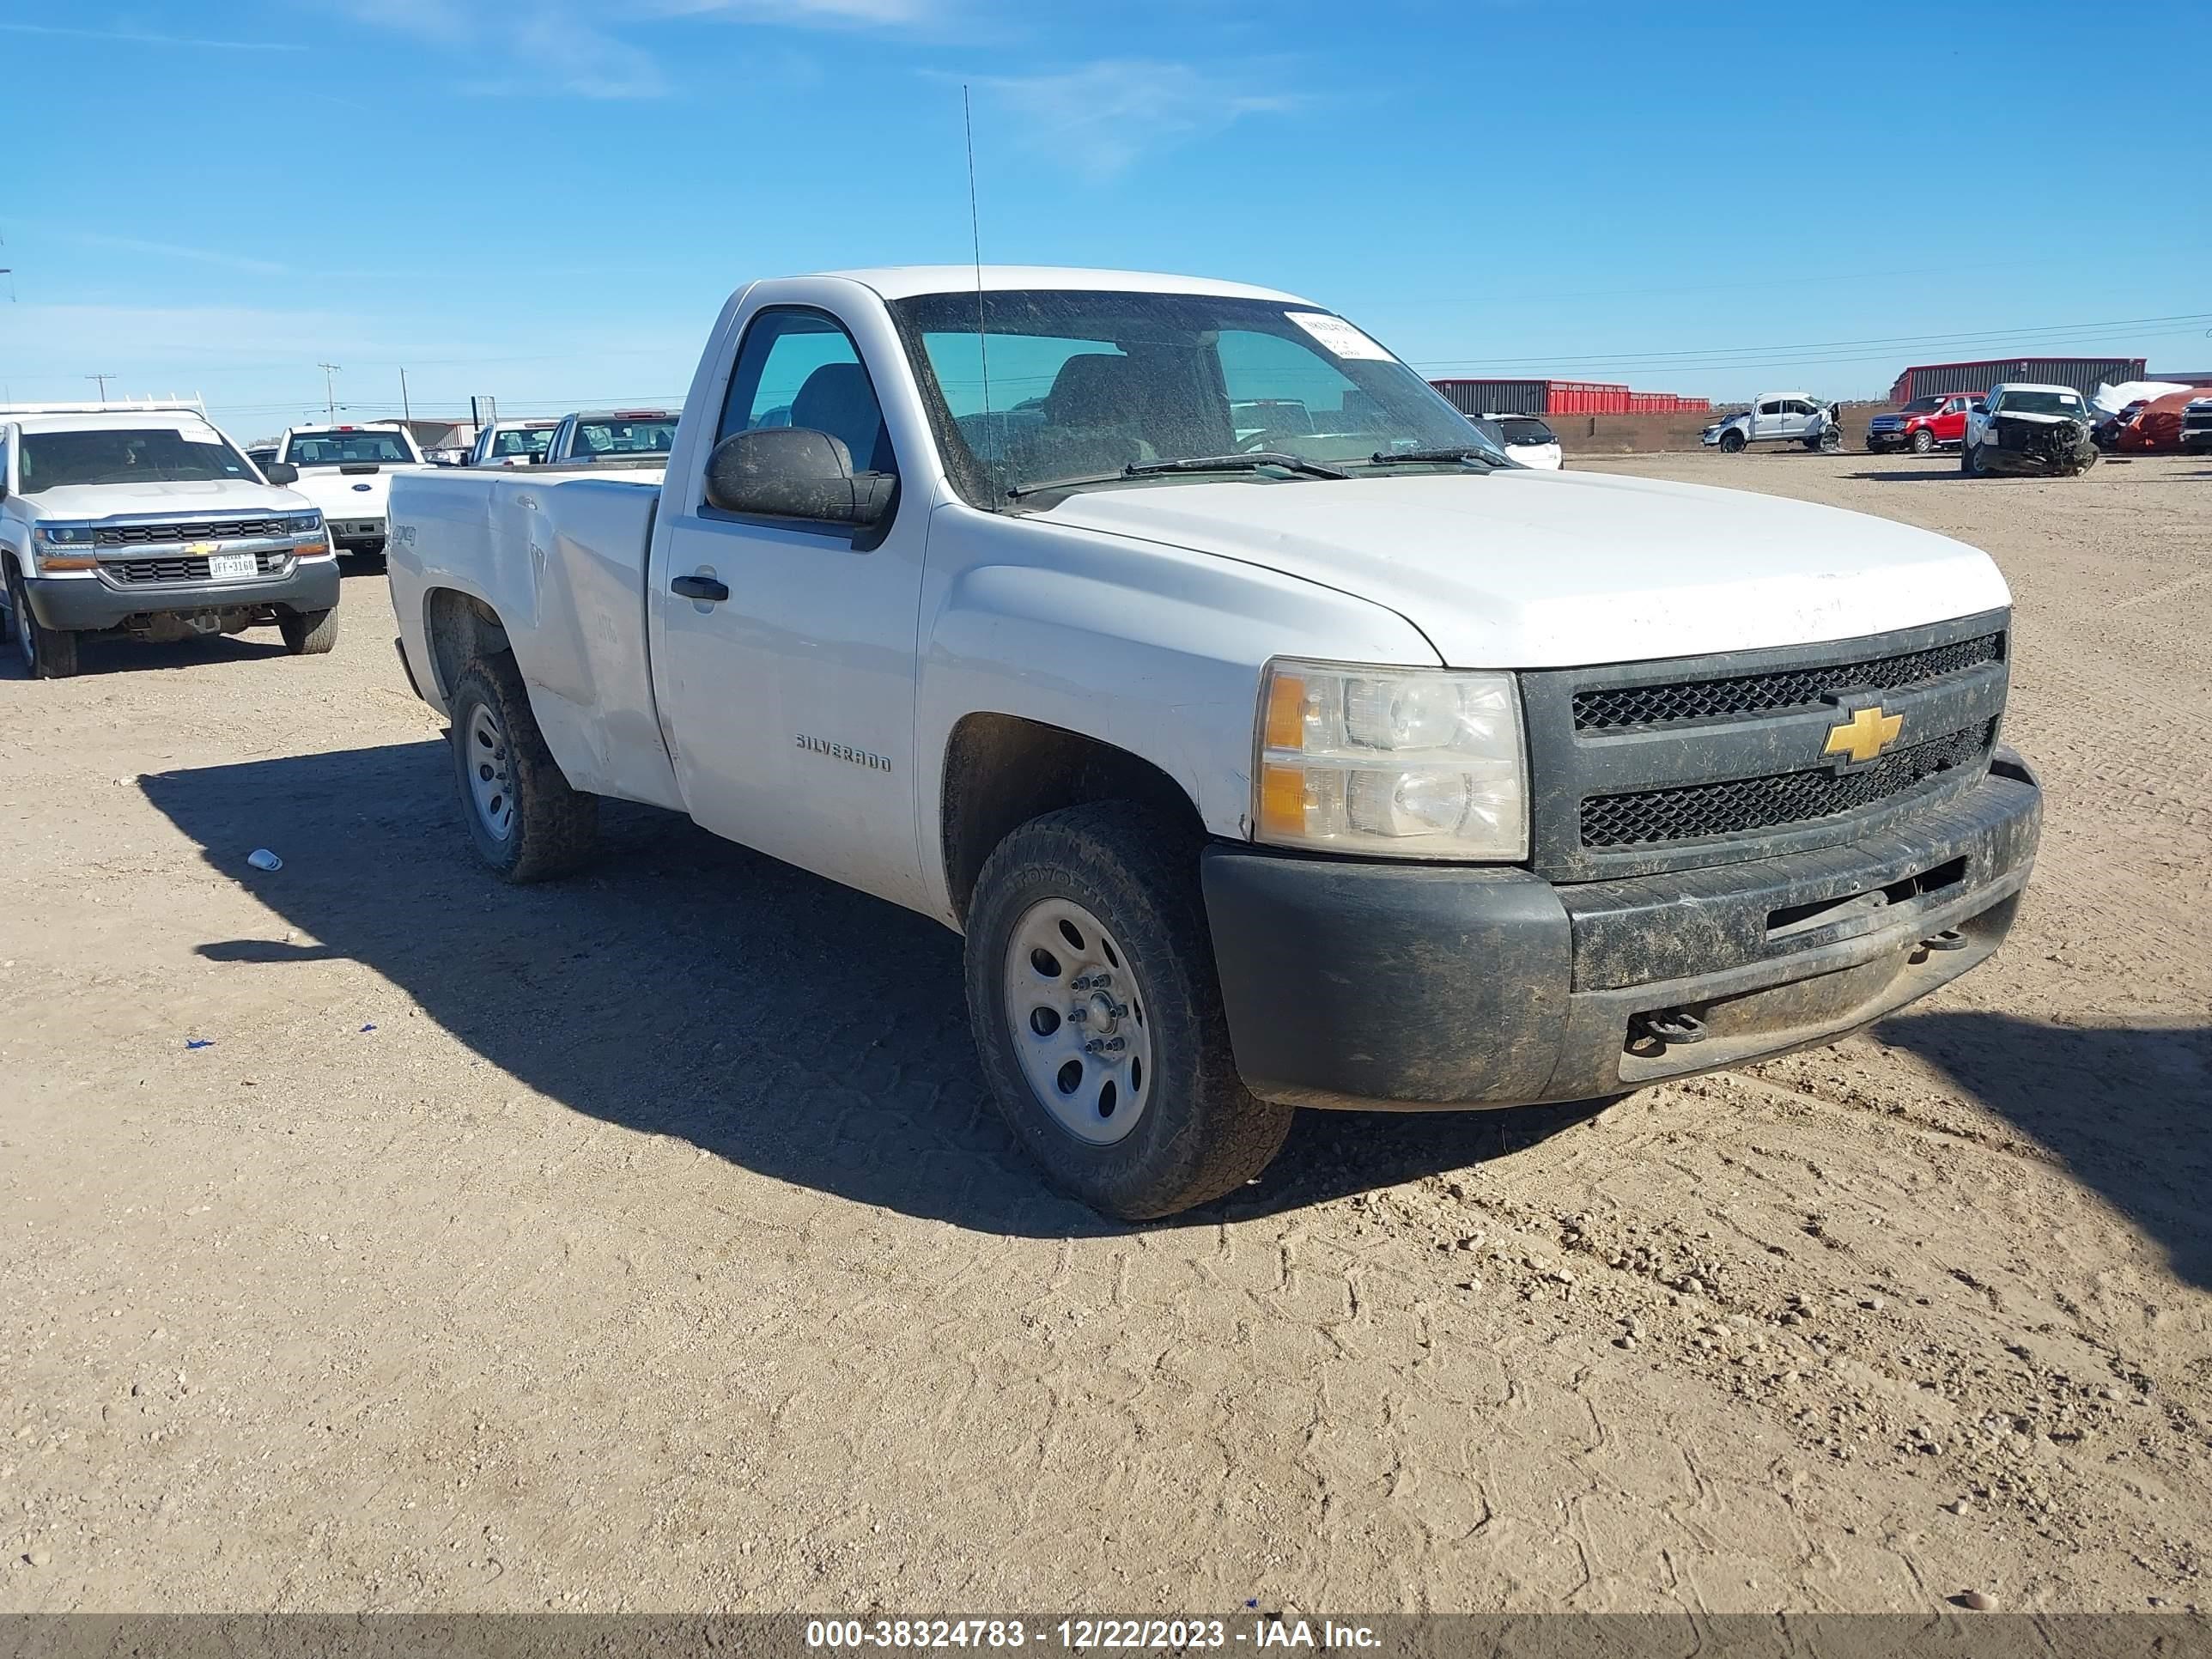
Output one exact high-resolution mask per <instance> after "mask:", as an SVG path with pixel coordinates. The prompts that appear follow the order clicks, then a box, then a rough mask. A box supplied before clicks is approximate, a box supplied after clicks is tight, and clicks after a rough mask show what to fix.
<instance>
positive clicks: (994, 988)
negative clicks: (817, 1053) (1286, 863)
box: [967, 801, 1294, 1221]
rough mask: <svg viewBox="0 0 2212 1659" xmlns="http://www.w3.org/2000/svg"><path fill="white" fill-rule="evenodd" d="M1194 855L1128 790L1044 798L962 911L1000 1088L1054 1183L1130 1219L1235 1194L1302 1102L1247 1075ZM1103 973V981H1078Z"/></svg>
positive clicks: (1019, 1132)
mask: <svg viewBox="0 0 2212 1659" xmlns="http://www.w3.org/2000/svg"><path fill="white" fill-rule="evenodd" d="M1198 854H1199V847H1198V843H1197V841H1196V839H1195V838H1194V837H1193V836H1190V835H1188V833H1186V832H1185V831H1184V830H1183V829H1182V827H1181V826H1179V825H1178V824H1177V823H1175V822H1174V821H1173V820H1172V819H1170V818H1168V817H1164V816H1162V815H1160V814H1158V813H1157V812H1154V811H1150V810H1148V809H1146V808H1144V807H1140V806H1137V805H1133V804H1132V803H1129V802H1126V801H1103V802H1095V803H1092V804H1091V805H1083V806H1072V807H1068V808H1066V810H1064V811H1057V812H1048V813H1046V814H1045V815H1044V816H1043V817H1038V818H1033V819H1031V820H1030V822H1029V823H1025V824H1024V825H1023V826H1022V827H1021V828H1020V829H1017V830H1015V831H1014V832H1013V833H1012V835H1010V836H1007V837H1006V840H1005V841H1003V842H1000V844H999V847H998V849H997V850H996V851H995V852H994V853H993V854H991V856H990V858H989V860H987V861H986V863H985V864H984V866H983V870H982V873H981V876H980V877H979V878H978V879H977V881H976V885H975V904H974V906H973V908H971V910H970V912H969V917H968V934H967V979H968V1011H969V1023H970V1024H971V1025H972V1027H973V1029H974V1031H975V1048H976V1051H977V1053H978V1054H979V1055H980V1056H981V1060H982V1063H983V1075H984V1077H985V1079H986V1080H987V1082H988V1084H989V1085H990V1089H991V1094H992V1097H993V1099H994V1101H995V1102H996V1103H997V1105H998V1108H999V1110H1000V1113H1001V1114H1002V1115H1004V1116H1005V1117H1006V1121H1007V1123H1008V1124H1009V1125H1010V1126H1011V1127H1012V1129H1013V1132H1014V1134H1015V1136H1016V1138H1017V1139H1019V1140H1020V1141H1021V1143H1022V1145H1023V1146H1025V1147H1027V1148H1028V1149H1029V1152H1030V1155H1031V1156H1033V1157H1034V1158H1036V1160H1037V1162H1038V1163H1040V1164H1042V1165H1043V1166H1044V1168H1045V1171H1046V1173H1047V1174H1048V1176H1050V1177H1051V1179H1052V1181H1053V1182H1054V1185H1056V1186H1058V1187H1060V1188H1062V1189H1063V1190H1064V1191H1066V1192H1067V1193H1069V1194H1073V1196H1074V1197H1076V1198H1079V1199H1080V1200H1083V1202H1085V1204H1088V1205H1089V1206H1091V1208H1093V1209H1095V1210H1097V1211H1100V1212H1103V1213H1104V1214H1107V1215H1110V1216H1115V1217H1118V1218H1121V1219H1122V1220H1125V1221H1144V1220H1150V1219H1152V1218H1156V1217H1159V1216H1164V1215H1170V1214H1173V1213H1174V1212H1176V1211H1178V1210H1183V1209H1188V1208H1189V1207H1190V1206H1192V1205H1194V1204H1203V1203H1206V1201H1207V1200H1211V1199H1217V1198H1219V1197H1221V1196H1223V1195H1224V1194H1227V1193H1231V1192H1234V1191H1235V1190H1236V1189H1237V1188H1239V1187H1241V1186H1243V1184H1244V1183H1245V1182H1248V1181H1250V1180H1251V1179H1252V1178H1253V1177H1254V1176H1256V1175H1258V1174H1259V1173H1260V1171H1261V1170H1264V1169H1265V1168H1267V1164H1268V1162H1269V1161H1270V1160H1271V1159H1273V1157H1274V1156H1275V1154H1276V1152H1279V1150H1280V1149H1281V1147H1282V1144H1283V1138H1284V1137H1285V1135H1286V1134H1288V1133H1290V1127H1291V1118H1292V1116H1293V1115H1294V1114H1293V1113H1292V1111H1291V1108H1289V1107H1287V1106H1279V1105H1274V1104H1272V1103H1269V1102H1267V1101H1263V1100H1260V1099H1257V1098H1255V1097H1254V1096H1253V1094H1252V1093H1251V1092H1250V1091H1249V1090H1247V1089H1246V1088H1245V1086H1244V1084H1243V1079H1241V1078H1240V1077H1238V1075H1237V1065H1236V1060H1235V1059H1234V1057H1233V1056H1232V1055H1231V1052H1230V1046H1229V1023H1228V1018H1227V1017H1226V1016H1225V1014H1224V1013H1223V1012H1222V1008H1221V988H1220V986H1219V984H1218V981H1216V979H1215V977H1214V968H1213V947H1212V936H1211V934H1210V933H1208V931H1207V929H1206V902H1205V899H1204V896H1203V895H1202V894H1201V893H1200V889H1199V876H1198ZM1055 939H1057V940H1059V941H1060V944H1054V943H1053V941H1054V940H1055ZM1062 945H1064V946H1065V948H1062ZM1117 947H1118V948H1117ZM1092 975H1104V976H1105V977H1106V978H1107V980H1108V981H1109V983H1108V984H1107V986H1105V987H1095V986H1094V987H1086V989H1085V990H1084V991H1078V990H1077V988H1076V987H1075V986H1074V985H1073V981H1074V980H1076V979H1078V978H1085V979H1090V978H1091V976H1092ZM1079 1007H1080V1008H1081V1009H1082V1010H1083V1012H1084V1016H1085V1018H1084V1019H1083V1020H1082V1021H1081V1022H1079V1021H1077V1020H1076V1019H1074V1018H1071V1016H1072V1015H1073V1012H1074V1011H1075V1010H1076V1009H1077V1008H1079ZM1117 1010H1118V1011H1119V1012H1117ZM1092 1036H1097V1037H1100V1038H1101V1039H1103V1040H1104V1041H1109V1042H1110V1041H1113V1040H1114V1039H1115V1038H1116V1037H1118V1038H1120V1039H1121V1042H1120V1043H1117V1044H1116V1048H1117V1050H1118V1052H1116V1053H1114V1054H1091V1053H1090V1052H1089V1051H1088V1050H1087V1049H1086V1048H1085V1043H1086V1042H1088V1041H1089V1040H1090V1039H1091V1037H1092ZM1055 1038H1056V1039H1057V1040H1058V1045H1057V1046H1054V1039H1055ZM1139 1055H1149V1056H1150V1060H1149V1062H1148V1063H1147V1065H1146V1069H1145V1070H1144V1071H1143V1073H1142V1074H1141V1075H1133V1074H1132V1068H1133V1063H1134V1061H1135V1060H1136V1057H1137V1056H1139ZM1033 1079H1042V1082H1043V1085H1044V1088H1043V1089H1042V1090H1041V1089H1040V1087H1039V1086H1038V1083H1037V1082H1036V1081H1035V1080H1033ZM1109 1088H1111V1089H1113V1090H1114V1091H1115V1092H1114V1093H1111V1094H1109V1093H1108V1090H1109ZM1046 1090H1049V1091H1052V1092H1053V1094H1054V1098H1053V1099H1052V1100H1051V1101H1050V1102H1049V1103H1048V1100H1047V1099H1046V1097H1045V1091H1046ZM1116 1113H1119V1114H1124V1115H1125V1116H1123V1117H1122V1118H1121V1121H1119V1122H1117V1121H1115V1114H1116Z"/></svg>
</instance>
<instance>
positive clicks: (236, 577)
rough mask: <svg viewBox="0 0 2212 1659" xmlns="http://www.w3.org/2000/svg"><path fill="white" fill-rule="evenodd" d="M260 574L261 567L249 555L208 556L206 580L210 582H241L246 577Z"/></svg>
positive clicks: (214, 554) (213, 554) (222, 554)
mask: <svg viewBox="0 0 2212 1659" xmlns="http://www.w3.org/2000/svg"><path fill="white" fill-rule="evenodd" d="M259 574H261V566H260V564H259V563H258V562H257V561H256V560H255V558H254V556H253V555H252V554H251V553H210V554H209V555H208V579H209V580H210V581H218V582H234V581H242V580H245V579H246V577H248V576H258V575H259Z"/></svg>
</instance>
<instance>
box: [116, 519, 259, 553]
mask: <svg viewBox="0 0 2212 1659" xmlns="http://www.w3.org/2000/svg"><path fill="white" fill-rule="evenodd" d="M290 533H291V532H289V531H288V530H287V529H285V527H284V520H282V519H223V520H216V521H215V522H213V523H208V522H202V523H198V524H119V525H103V526H100V528H99V530H98V531H97V532H94V546H97V547H145V546H149V545H158V544H161V543H163V542H226V541H234V540H237V539H239V538H242V537H247V536H284V535H289V534H290Z"/></svg>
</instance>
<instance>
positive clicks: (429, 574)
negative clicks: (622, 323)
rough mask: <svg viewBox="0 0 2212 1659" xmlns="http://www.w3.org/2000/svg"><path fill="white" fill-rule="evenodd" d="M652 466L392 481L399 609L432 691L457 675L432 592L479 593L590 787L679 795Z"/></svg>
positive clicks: (497, 471) (629, 794) (571, 776)
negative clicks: (667, 704) (442, 650)
mask: <svg viewBox="0 0 2212 1659" xmlns="http://www.w3.org/2000/svg"><path fill="white" fill-rule="evenodd" d="M660 480H661V472H660V470H659V469H658V468H650V469H637V470H626V471H622V472H620V473H617V474H612V475H610V474H609V473H608V472H606V471H602V470H599V469H585V470H578V471H568V470H566V469H562V468H550V467H549V468H530V469H527V470H507V469H501V468H489V467H486V468H445V469H440V470H438V471H427V472H408V473H402V474H400V475H398V477H394V478H393V479H392V508H391V513H392V540H391V544H390V547H389V553H388V556H389V561H390V566H389V568H390V572H391V583H392V610H393V612H394V614H395V616H396V617H397V618H398V623H399V629H400V639H401V641H402V644H403V645H404V647H405V649H406V652H407V659H408V661H409V663H410V664H411V665H413V666H414V668H415V671H416V678H417V680H418V681H420V682H421V683H422V684H421V690H422V693H423V695H424V696H425V698H426V699H427V700H428V702H430V703H431V704H432V705H433V706H434V707H435V708H438V709H439V711H440V712H441V713H447V712H450V711H449V710H448V709H447V702H446V696H447V691H448V690H449V689H450V688H449V687H447V685H445V684H433V682H434V681H436V680H438V679H439V678H440V675H441V669H440V666H439V664H438V659H437V653H436V651H435V648H434V647H433V646H432V644H431V641H430V639H429V629H428V621H429V605H428V600H429V596H430V595H431V594H432V593H434V592H437V591H438V590H441V589H452V590H454V591H456V592H461V593H465V594H468V595H471V596H472V597H474V598H476V599H481V600H483V602H484V603H485V604H486V605H489V606H490V607H491V608H492V609H493V610H494V611H496V612H497V613H498V614H499V616H500V617H501V619H502V620H503V621H504V622H505V623H506V625H507V633H508V635H509V636H510V637H511V638H516V639H518V641H519V640H520V637H521V636H524V635H527V636H528V648H527V649H524V650H518V652H517V653H516V656H517V659H518V660H519V661H520V663H522V664H523V665H525V678H526V682H527V684H529V686H530V691H531V705H532V708H533V709H534V710H535V711H536V713H537V715H538V725H539V726H540V728H541V729H542V730H543V732H544V735H545V742H546V745H547V746H548V747H549V748H550V749H551V750H552V751H553V754H554V757H555V758H556V759H557V760H558V761H559V762H560V763H561V769H562V772H563V773H565V774H566V775H567V776H568V781H570V782H571V783H572V784H573V785H574V786H575V787H577V788H579V789H585V790H589V791H591V792H592V793H594V794H602V795H617V796H621V797H623V798H624V799H630V800H642V801H648V802H651V803H653V805H660V806H670V807H680V806H681V805H682V800H681V797H680V795H679V793H678V789H677V786H676V775H675V772H674V769H672V767H671V765H670V763H669V758H668V751H667V748H666V745H665V743H664V742H663V740H662V738H661V734H660V726H659V719H658V717H657V715H656V714H655V711H654V706H653V677H652V669H651V658H650V653H649V651H648V649H647V641H646V634H645V578H646V568H645V567H646V557H647V550H648V549H649V548H650V546H651V544H652V538H653V514H654V512H655V511H656V510H657V508H658V507H659V502H660Z"/></svg>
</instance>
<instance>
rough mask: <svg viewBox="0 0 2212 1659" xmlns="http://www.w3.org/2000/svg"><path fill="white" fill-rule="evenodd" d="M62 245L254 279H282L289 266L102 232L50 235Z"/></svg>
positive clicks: (85, 231) (266, 260) (57, 232)
mask: <svg viewBox="0 0 2212 1659" xmlns="http://www.w3.org/2000/svg"><path fill="white" fill-rule="evenodd" d="M53 234H55V235H56V236H58V237H60V238H61V239H62V240H64V241H70V242H77V243H81V244H82V245H83V246H86V247H98V248H108V249H112V250H113V251H114V252H118V253H141V254H145V255H148V256H149V257H151V258H156V259H186V260H190V261H191V262H192V263H193V264H206V265H221V266H222V267H223V268H224V269H225V270H243V271H250V272H252V274H253V275H255V276H289V275H290V274H291V270H292V268H291V267H290V266H289V265H282V264H276V262H275V261H274V260H271V259H252V258H246V257H245V256H244V255H242V254H236V253H222V252H216V250H215V249H213V248H204V247H185V246H181V245H180V244H179V243H175V242H149V241H143V240H140V239H139V238H137V237H136V236H111V235H108V234H106V233H105V232H104V231H96V230H61V231H56V232H54V233H53Z"/></svg>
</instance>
